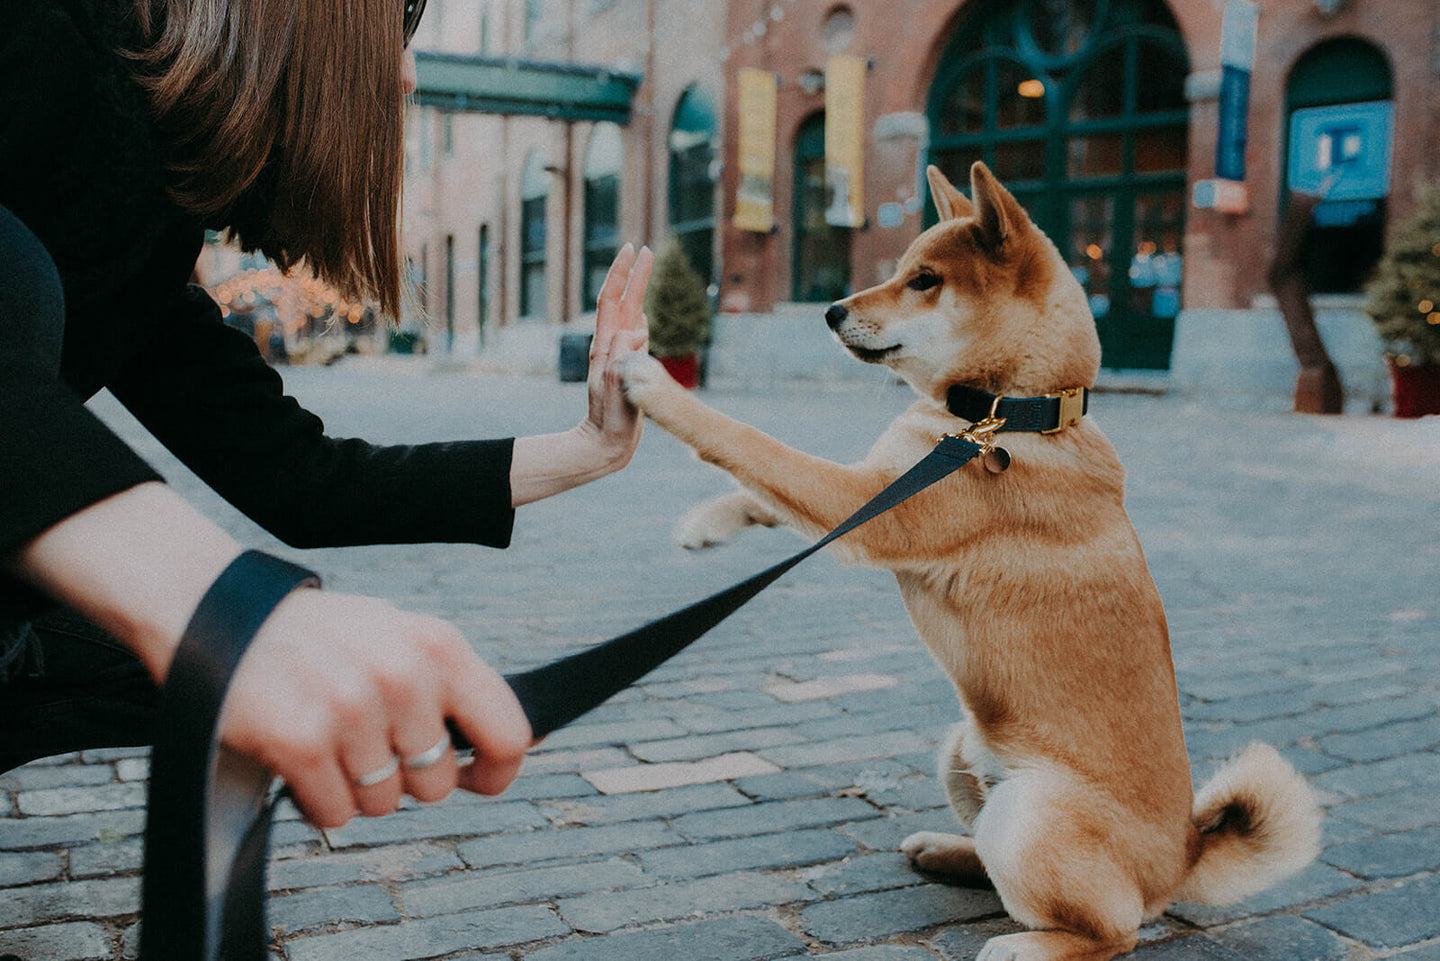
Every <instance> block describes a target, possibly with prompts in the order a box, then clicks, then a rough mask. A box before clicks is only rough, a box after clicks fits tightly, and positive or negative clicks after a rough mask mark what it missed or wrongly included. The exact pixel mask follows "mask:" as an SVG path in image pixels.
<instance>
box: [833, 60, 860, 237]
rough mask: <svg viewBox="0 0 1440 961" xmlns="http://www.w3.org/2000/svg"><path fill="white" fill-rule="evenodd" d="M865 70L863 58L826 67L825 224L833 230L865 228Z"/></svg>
mask: <svg viewBox="0 0 1440 961" xmlns="http://www.w3.org/2000/svg"><path fill="white" fill-rule="evenodd" d="M865 69H866V62H865V59H864V58H863V57H852V56H847V55H845V54H836V55H834V56H832V57H831V58H830V59H829V60H828V61H827V62H826V64H825V186H826V190H827V192H828V193H829V195H830V204H829V206H828V207H827V208H826V209H825V222H826V223H827V224H830V225H831V226H833V227H861V226H863V225H864V224H865Z"/></svg>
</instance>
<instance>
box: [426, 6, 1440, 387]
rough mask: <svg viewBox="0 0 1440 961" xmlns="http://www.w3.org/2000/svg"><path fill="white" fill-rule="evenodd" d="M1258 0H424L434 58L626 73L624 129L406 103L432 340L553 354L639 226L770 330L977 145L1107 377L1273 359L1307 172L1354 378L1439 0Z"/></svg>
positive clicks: (1438, 133) (1433, 74) (857, 266)
mask: <svg viewBox="0 0 1440 961" xmlns="http://www.w3.org/2000/svg"><path fill="white" fill-rule="evenodd" d="M1231 6H1233V4H1232V5H1231ZM1248 6H1249V10H1250V11H1251V12H1253V13H1257V14H1258V16H1257V17H1254V18H1253V31H1252V32H1251V33H1250V35H1249V37H1248V38H1247V36H1246V31H1245V29H1244V28H1245V19H1246V18H1245V17H1243V16H1239V15H1238V14H1243V13H1245V12H1246V11H1245V10H1243V9H1242V10H1240V11H1238V12H1237V11H1232V12H1231V15H1232V16H1235V17H1236V19H1237V22H1238V27H1239V29H1238V30H1237V29H1236V26H1237V24H1232V25H1231V27H1230V28H1229V31H1230V32H1229V33H1228V34H1227V30H1226V27H1225V23H1226V8H1227V2H1226V0H1199V2H1195V3H1191V2H1188V0H1187V2H1184V3H1181V2H1177V0H1169V2H1167V0H963V2H956V0H887V2H885V3H883V4H882V3H879V2H876V3H870V2H868V0H865V2H862V0H851V2H840V3H837V2H835V0H730V2H729V3H724V4H721V3H713V4H712V3H704V2H701V0H431V7H430V12H429V13H428V14H427V16H426V20H425V22H424V24H423V25H422V28H421V33H420V35H419V36H418V37H417V40H416V45H417V48H419V49H421V50H437V51H442V52H446V53H455V54H471V55H485V56H489V57H495V58H511V59H513V60H515V61H536V62H561V63H566V64H584V65H588V66H590V67H593V68H598V69H601V70H613V71H618V72H623V73H627V74H633V75H636V76H637V77H638V78H640V80H639V84H638V88H637V90H636V92H635V95H634V99H633V103H632V108H631V113H630V116H629V118H628V121H627V122H625V123H624V124H623V125H621V124H614V125H612V124H609V123H606V122H600V123H586V122H575V121H564V122H559V121H553V120H547V119H546V118H544V117H536V116H511V117H504V116H496V115H489V114H480V113H462V112H452V111H449V110H446V109H444V108H443V107H434V106H431V107H423V108H420V109H418V110H416V111H414V112H413V116H412V118H411V131H410V153H411V156H410V161H411V165H410V169H411V174H410V176H409V180H408V182H407V189H406V228H407V235H406V236H407V248H408V250H409V252H410V256H411V258H412V261H413V262H414V264H415V266H416V271H417V273H418V275H419V276H420V277H422V278H423V280H424V285H423V289H424V290H425V292H426V293H425V302H424V306H425V310H426V312H427V313H428V315H429V317H430V318H431V326H430V330H431V341H432V345H434V346H439V347H440V348H441V349H443V350H448V351H459V352H461V353H462V354H464V355H474V354H477V353H495V354H497V355H499V356H508V357H511V358H512V359H514V358H516V357H518V354H516V352H515V348H514V347H513V346H512V345H517V344H521V343H525V344H529V345H530V346H527V347H525V348H523V350H524V351H528V352H529V353H528V354H527V355H526V356H527V357H528V358H529V360H530V362H532V363H541V362H543V361H544V360H545V359H546V358H547V357H550V356H551V355H552V354H553V341H554V339H555V336H556V332H555V330H554V329H553V328H555V327H557V326H558V327H561V328H567V327H569V326H582V327H583V325H584V324H585V323H586V318H587V311H589V310H590V309H591V308H592V307H593V297H594V293H595V290H596V287H597V283H598V282H597V280H596V278H597V277H598V276H600V275H601V272H602V271H603V266H604V264H605V263H606V262H608V258H609V256H610V255H611V253H612V252H613V250H614V249H615V247H616V246H617V245H618V243H619V242H621V241H623V240H634V241H636V242H644V243H650V244H651V245H652V246H655V245H660V244H663V243H666V242H669V241H671V240H672V239H673V240H675V241H677V242H680V243H682V244H683V245H684V246H685V249H686V251H687V253H688V254H689V255H690V257H691V260H692V262H693V263H694V264H695V265H696V266H697V268H699V269H700V271H701V273H702V274H703V275H705V276H707V277H709V278H710V280H711V281H712V284H713V288H712V290H713V293H714V296H715V302H716V304H717V305H718V307H719V309H720V311H721V315H720V323H719V324H718V325H717V337H719V338H722V339H723V337H724V336H726V332H727V330H735V329H737V327H736V325H751V324H765V323H766V321H767V320H769V321H770V322H771V323H770V327H771V328H772V329H773V330H775V331H781V330H783V329H785V327H786V323H785V321H786V318H791V317H800V316H804V317H809V316H810V315H811V314H814V313H815V312H814V311H813V309H812V308H811V307H809V306H795V305H813V304H816V303H826V302H829V301H830V300H833V299H835V298H837V297H840V296H843V295H844V294H846V293H847V292H850V291H853V290H857V289H861V288H863V287H865V286H868V285H870V284H873V283H875V282H877V281H879V280H881V279H884V278H885V277H886V276H888V274H889V272H890V271H891V269H892V268H893V265H894V263H895V260H896V258H897V257H898V256H899V255H900V253H901V252H902V251H903V250H904V248H905V247H906V245H908V244H909V242H910V241H911V240H913V239H914V237H915V236H916V235H917V234H918V233H919V232H920V231H921V230H922V229H924V227H925V226H926V225H927V224H928V223H930V222H932V221H933V211H932V210H930V209H928V203H927V198H926V197H925V194H924V177H923V171H924V167H925V165H926V164H932V163H933V164H935V165H937V166H939V167H940V168H941V169H942V170H945V171H946V173H947V174H949V175H950V176H951V177H952V179H955V180H956V181H957V183H964V181H965V178H966V171H967V170H968V167H969V165H970V163H971V162H973V161H974V160H977V159H980V160H984V161H985V162H986V163H987V164H988V165H989V166H990V167H991V169H992V170H994V171H995V173H996V174H997V175H998V176H999V177H1000V178H1001V179H1002V181H1003V182H1005V183H1006V184H1007V185H1008V186H1009V187H1010V188H1011V189H1012V190H1013V191H1014V192H1015V193H1016V195H1017V196H1018V197H1019V198H1020V199H1021V200H1022V202H1024V203H1025V204H1026V205H1027V207H1028V209H1029V210H1030V211H1031V213H1032V216H1033V217H1034V218H1035V219H1036V221H1037V222H1038V223H1039V224H1040V225H1041V226H1042V227H1044V228H1045V229H1046V231H1047V232H1048V233H1049V234H1050V235H1051V237H1052V239H1054V240H1055V242H1056V244H1057V246H1058V247H1059V248H1060V249H1061V251H1062V253H1063V254H1064V255H1065V256H1066V258H1067V260H1068V261H1069V262H1070V263H1071V266H1072V269H1073V270H1074V271H1075V273H1076V276H1077V277H1078V278H1080V279H1081V281H1082V283H1083V284H1084V286H1085V288H1086V290H1087V292H1088V293H1089V295H1090V300H1091V306H1092V309H1093V311H1094V313H1095V315H1096V322H1097V326H1098V328H1099V331H1100V334H1101V338H1102V343H1103V345H1104V352H1105V363H1106V365H1107V367H1110V368H1122V369H1136V370H1150V371H1167V370H1168V371H1171V372H1172V374H1173V376H1175V377H1179V378H1182V379H1183V378H1184V377H1187V376H1190V377H1203V376H1207V375H1213V374H1215V373H1217V372H1226V371H1229V372H1234V371H1235V370H1240V369H1244V368H1245V367H1246V366H1247V365H1249V366H1250V367H1252V368H1255V371H1254V372H1256V373H1259V374H1264V373H1265V372H1266V371H1269V372H1270V374H1271V375H1273V372H1274V371H1275V370H1283V369H1284V367H1285V364H1286V362H1287V360H1288V359H1289V358H1287V356H1286V349H1287V345H1286V342H1285V339H1284V328H1283V325H1280V324H1279V322H1278V315H1276V314H1275V313H1274V310H1273V306H1272V305H1271V302H1270V301H1269V300H1268V299H1267V298H1268V283H1267V280H1266V270H1267V266H1268V263H1269V260H1270V257H1271V255H1272V253H1273V250H1274V246H1275V238H1276V235H1277V230H1278V225H1279V222H1280V218H1281V216H1282V215H1283V212H1284V210H1285V207H1286V204H1287V198H1288V196H1289V193H1290V191H1291V190H1292V189H1300V190H1307V191H1312V192H1313V191H1315V190H1317V189H1326V190H1329V191H1331V193H1330V194H1328V195H1327V202H1326V203H1325V204H1322V205H1321V207H1320V208H1319V210H1318V212H1317V217H1316V223H1315V225H1314V227H1313V228H1312V233H1311V239H1310V242H1309V243H1308V244H1307V248H1306V259H1307V264H1306V270H1307V276H1308V277H1309V278H1310V280H1311V285H1312V289H1313V290H1314V291H1315V292H1316V293H1317V294H1319V295H1321V297H1320V299H1319V301H1318V302H1319V303H1320V305H1321V306H1322V307H1323V308H1327V310H1322V311H1321V314H1322V318H1321V319H1322V330H1323V331H1324V332H1325V333H1326V334H1327V337H1328V336H1331V334H1330V332H1329V328H1332V327H1333V328H1335V330H1336V331H1337V333H1335V334H1334V335H1333V336H1334V338H1335V339H1336V340H1337V341H1340V342H1342V343H1341V344H1340V346H1339V347H1338V348H1337V349H1338V352H1339V353H1340V354H1341V355H1342V356H1341V357H1337V359H1339V360H1341V363H1342V369H1343V368H1344V367H1346V366H1347V364H1348V363H1349V361H1348V360H1347V359H1346V357H1345V356H1344V355H1346V352H1347V351H1349V350H1351V349H1353V350H1354V351H1355V352H1356V359H1355V361H1354V363H1356V364H1360V363H1362V362H1368V361H1362V359H1361V356H1360V355H1363V354H1368V353H1369V352H1370V350H1371V347H1372V345H1371V343H1370V342H1369V341H1368V340H1367V339H1366V336H1367V333H1368V331H1367V330H1366V329H1365V325H1364V321H1363V318H1362V317H1360V315H1359V314H1358V312H1357V311H1356V309H1355V308H1356V307H1357V305H1358V299H1357V297H1356V295H1355V291H1357V290H1358V288H1359V286H1360V284H1361V283H1362V281H1363V279H1364V276H1365V273H1366V271H1367V270H1368V268H1369V266H1370V265H1371V264H1372V263H1373V261H1374V258H1375V257H1376V256H1378V253H1379V250H1380V247H1381V244H1382V243H1383V237H1384V232H1385V229H1386V225H1387V224H1389V223H1392V222H1394V221H1395V220H1397V219H1398V218H1400V217H1402V216H1403V215H1404V214H1405V212H1406V211H1407V210H1408V209H1409V208H1410V206H1411V205H1412V204H1413V188H1414V186H1415V185H1416V184H1418V183H1419V182H1421V181H1423V180H1426V179H1434V178H1436V177H1440V155H1437V150H1436V146H1437V144H1440V22H1437V21H1440V14H1437V8H1436V5H1435V4H1433V3H1428V2H1416V0H1261V2H1260V3H1258V4H1255V5H1248ZM1237 36H1238V37H1239V38H1240V42H1239V43H1238V47H1237V44H1236V41H1235V38H1236V37H1237ZM1237 48H1238V49H1239V51H1240V53H1239V55H1238V57H1237V55H1236V54H1235V52H1234V51H1235V50H1236V49H1237ZM1222 50H1228V51H1230V53H1229V54H1228V55H1225V56H1223V57H1222ZM1227 63H1229V64H1230V66H1231V67H1232V68H1233V67H1235V66H1236V64H1237V63H1238V65H1239V66H1240V67H1248V68H1249V69H1248V72H1246V75H1245V77H1244V78H1243V79H1244V80H1246V81H1248V83H1246V84H1243V85H1242V86H1241V87H1237V86H1235V84H1234V83H1233V82H1232V81H1234V79H1235V78H1234V77H1226V73H1227V70H1226V69H1225V67H1226V64H1227ZM1229 72H1232V73H1233V72H1234V70H1233V69H1232V70H1230V71H1229ZM424 80H425V77H424V75H423V73H422V87H423V86H424ZM757 82H758V87H759V89H760V90H761V95H760V96H759V97H758V99H756V98H755V97H754V95H753V91H754V90H755V89H756V84H757ZM767 88H768V89H767ZM1237 90H1239V91H1240V93H1241V94H1242V96H1240V97H1238V98H1237V95H1236V91H1237ZM1247 93H1248V100H1247V99H1246V98H1245V97H1244V96H1243V94H1247ZM1237 119H1239V120H1240V121H1241V123H1239V124H1237V123H1236V121H1237ZM827 141H828V142H827ZM757 144H758V145H759V149H758V150H757ZM847 151H848V153H849V154H850V155H849V156H842V154H843V153H846V152H847ZM1217 165H1218V166H1217ZM1222 168H1223V169H1222ZM1217 175H1219V178H1218V179H1217ZM757 203H758V204H759V205H760V210H761V214H760V216H758V217H757V216H756V215H755V214H756V204H757ZM767 213H768V219H767ZM1328 308H1333V309H1328ZM1332 315H1333V316H1332ZM805 322H808V321H805ZM746 330H747V336H751V335H753V333H754V330H755V329H754V328H751V327H748V326H747V327H746ZM437 331H439V332H440V333H439V335H438V341H439V342H438V344H437V343H436V341H437V334H436V332H437ZM1277 335H1278V340H1277ZM784 336H786V337H788V335H784ZM1277 345H1278V349H1277ZM716 348H717V349H716V355H715V356H716V358H717V359H723V358H724V357H725V351H724V350H723V345H721V344H717V345H716ZM1232 354H1234V355H1238V356H1231V355H1232ZM1237 361H1238V363H1239V366H1238V367H1237V366H1236V363H1237ZM551 362H552V363H553V358H552V359H551ZM1290 362H1291V363H1292V364H1293V360H1291V361H1290ZM1374 364H1376V365H1378V364H1379V355H1378V349H1377V350H1376V351H1375V356H1374ZM1257 365H1258V366H1257ZM1260 368H1263V369H1264V370H1261V369H1260ZM1272 368H1273V370H1272ZM1207 372H1208V373H1207ZM1367 376H1368V375H1367Z"/></svg>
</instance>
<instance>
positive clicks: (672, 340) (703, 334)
mask: <svg viewBox="0 0 1440 961" xmlns="http://www.w3.org/2000/svg"><path fill="white" fill-rule="evenodd" d="M645 315H646V317H647V318H648V320H649V323H650V353H652V354H654V355H655V356H656V357H657V358H658V359H659V360H660V363H662V364H664V365H665V369H666V370H668V371H669V372H670V376H672V377H674V378H675V379H676V380H677V381H679V382H680V383H681V385H683V386H685V387H688V388H690V389H692V390H693V389H694V388H696V387H698V386H699V385H700V349H701V348H702V347H704V346H705V344H706V343H707V342H708V341H709V339H710V298H709V297H708V296H707V295H706V293H705V281H704V280H703V279H701V277H700V275H699V274H697V273H696V272H695V268H694V267H691V266H690V261H689V259H688V258H687V257H686V256H685V251H684V249H683V248H682V247H681V246H680V244H678V243H675V242H671V243H670V244H669V245H667V246H666V248H665V250H664V252H663V253H662V254H661V255H660V258H659V259H658V260H656V262H655V269H654V272H653V273H652V275H651V277H650V287H649V289H648V290H646V292H645Z"/></svg>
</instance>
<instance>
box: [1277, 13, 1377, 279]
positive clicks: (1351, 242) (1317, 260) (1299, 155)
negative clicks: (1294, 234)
mask: <svg viewBox="0 0 1440 961" xmlns="http://www.w3.org/2000/svg"><path fill="white" fill-rule="evenodd" d="M1393 95H1394V94H1393V90H1392V83H1391V73H1390V64H1389V63H1388V62H1387V61H1386V59H1385V54H1384V53H1383V52H1382V51H1381V50H1380V49H1379V48H1378V47H1376V46H1375V45H1373V44H1371V43H1368V42H1366V41H1364V40H1360V39H1358V38H1355V37H1340V38H1337V39H1334V40H1326V41H1324V42H1322V43H1319V44H1317V45H1315V46H1314V47H1311V48H1310V49H1309V50H1307V51H1305V53H1304V54H1302V55H1301V56H1300V59H1299V60H1297V61H1296V63H1295V67H1294V68H1293V69H1292V70H1291V71H1290V76H1289V78H1288V79H1287V81H1286V83H1285V131H1284V138H1285V154H1284V156H1285V184H1286V191H1285V192H1284V193H1283V194H1282V195H1281V197H1282V203H1283V202H1284V201H1285V200H1287V199H1288V197H1289V192H1290V191H1292V190H1294V191H1301V192H1311V193H1317V194H1318V193H1320V192H1322V191H1323V192H1324V195H1325V198H1326V199H1325V201H1324V202H1323V203H1321V204H1320V205H1319V206H1318V207H1316V208H1315V221H1314V223H1313V224H1312V226H1311V229H1310V232H1309V234H1308V235H1307V237H1306V239H1305V246H1304V248H1303V249H1302V252H1301V264H1302V268H1303V269H1304V272H1305V280H1306V283H1307V284H1308V286H1309V288H1310V290H1312V291H1314V292H1316V293H1340V292H1349V291H1356V290H1359V289H1360V287H1361V285H1362V284H1363V283H1364V281H1365V278H1366V277H1367V276H1368V275H1369V273H1370V270H1371V268H1373V267H1374V266H1375V262H1376V261H1377V260H1379V259H1380V253H1381V251H1382V249H1383V247H1384V243H1385V212H1386V211H1385V208H1386V199H1387V196H1388V194H1389V190H1390V146H1391V142H1390V141H1391V127H1392V123H1393V110H1392V103H1391V98H1392V97H1393Z"/></svg>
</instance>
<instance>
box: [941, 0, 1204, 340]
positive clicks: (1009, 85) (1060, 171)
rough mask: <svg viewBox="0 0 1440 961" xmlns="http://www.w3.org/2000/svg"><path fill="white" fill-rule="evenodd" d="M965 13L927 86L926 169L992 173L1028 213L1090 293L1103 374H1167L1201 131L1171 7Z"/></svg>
mask: <svg viewBox="0 0 1440 961" xmlns="http://www.w3.org/2000/svg"><path fill="white" fill-rule="evenodd" d="M966 9H967V11H971V12H968V13H967V14H966V15H965V19H964V20H963V22H962V23H961V24H960V27H959V29H958V31H957V32H956V34H955V37H954V39H953V40H952V42H951V44H950V47H949V49H948V50H947V51H946V54H945V57H944V58H943V60H942V63H941V65H940V68H939V69H938V70H937V72H936V76H935V84H934V86H933V87H932V89H931V94H930V103H929V115H930V119H931V130H933V131H936V134H935V136H934V139H933V140H932V141H931V145H930V157H929V159H930V161H931V162H932V163H935V164H936V165H938V166H939V167H940V168H941V169H942V170H944V171H945V172H946V174H947V175H948V176H949V177H950V178H951V179H952V180H954V181H955V182H956V183H958V184H962V185H963V184H965V183H966V182H967V181H968V170H969V166H970V163H971V162H973V161H974V160H984V161H985V162H986V163H987V164H988V165H989V166H990V169H991V170H992V171H994V173H995V175H996V176H997V177H999V178H1000V180H1001V181H1002V182H1003V183H1005V185H1006V186H1007V187H1009V188H1010V190H1011V191H1012V192H1013V193H1014V194H1015V196H1016V198H1017V199H1018V200H1019V201H1020V202H1021V203H1022V204H1025V206H1026V207H1027V209H1028V210H1029V211H1030V214H1031V216H1032V217H1033V218H1034V219H1035V221H1036V222H1037V223H1038V224H1039V225H1040V226H1041V227H1042V228H1043V229H1044V230H1045V231H1046V232H1047V233H1048V234H1049V235H1050V237H1051V238H1052V239H1053V240H1054V241H1055V243H1056V244H1057V245H1058V246H1059V247H1060V249H1061V250H1062V251H1065V253H1066V257H1067V259H1068V261H1069V263H1070V267H1071V270H1073V271H1074V272H1075V275H1076V277H1078V278H1080V280H1081V283H1082V285H1084V286H1085V289H1086V293H1087V295H1088V296H1089V297H1090V304H1091V308H1092V311H1093V312H1094V314H1095V316H1096V324H1097V328H1098V330H1099V334H1100V341H1101V345H1102V347H1103V350H1104V363H1105V364H1106V366H1109V367H1145V368H1164V367H1168V366H1169V362H1170V346H1171V341H1172V340H1173V336H1174V317H1175V315H1176V313H1178V310H1179V271H1180V265H1181V263H1182V257H1181V251H1180V242H1179V239H1180V237H1181V236H1182V235H1183V232H1184V210H1185V204H1184V198H1185V177H1186V161H1187V158H1188V143H1187V141H1188V129H1189V114H1188V104H1187V102H1186V100H1185V96H1184V86H1185V77H1186V75H1187V74H1188V73H1189V61H1188V59H1187V57H1186V55H1185V48H1184V44H1183V42H1182V41H1181V37H1180V31H1179V27H1178V26H1177V25H1176V23H1175V20H1174V18H1173V17H1172V16H1171V14H1170V11H1169V8H1168V7H1167V6H1166V4H1165V3H1164V2H1163V0H1023V2H1020V3H1015V2H1013V0H1012V2H1005V0H979V2H976V3H972V4H970V5H969V6H968V7H967V8H966ZM932 216H933V213H932ZM1172 242H1173V243H1172ZM1172 248H1173V249H1172ZM1162 280H1163V282H1162ZM1171 281H1173V283H1172V282H1171Z"/></svg>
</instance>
